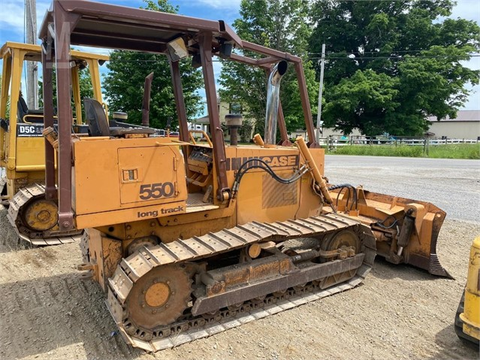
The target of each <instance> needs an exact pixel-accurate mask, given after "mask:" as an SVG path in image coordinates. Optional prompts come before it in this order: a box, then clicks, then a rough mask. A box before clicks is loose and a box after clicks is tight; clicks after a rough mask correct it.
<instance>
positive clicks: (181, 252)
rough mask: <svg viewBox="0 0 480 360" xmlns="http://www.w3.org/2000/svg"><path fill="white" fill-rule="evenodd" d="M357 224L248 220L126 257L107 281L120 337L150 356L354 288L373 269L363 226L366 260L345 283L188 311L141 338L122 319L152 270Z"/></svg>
mask: <svg viewBox="0 0 480 360" xmlns="http://www.w3.org/2000/svg"><path fill="white" fill-rule="evenodd" d="M360 226H361V225H360V224H359V223H358V222H357V221H355V220H353V219H351V218H348V217H344V216H340V215H336V214H328V215H322V216H316V217H311V218H308V219H302V220H289V221H285V222H277V223H273V224H262V223H257V222H252V223H248V224H245V225H242V226H237V227H234V228H232V229H228V230H222V231H219V232H217V233H209V234H207V235H204V236H201V237H194V238H191V239H187V240H178V241H175V242H172V243H168V244H160V245H159V246H155V247H150V248H143V249H141V250H139V251H138V252H137V253H135V254H133V255H132V256H130V257H128V259H123V260H122V262H121V264H120V265H119V266H118V267H117V270H116V272H115V274H114V276H113V277H112V278H110V279H109V289H108V298H107V300H106V303H107V306H108V309H109V311H110V313H111V315H112V317H113V318H114V320H115V322H116V323H117V325H118V327H119V332H120V334H122V336H123V337H124V338H125V340H126V342H127V343H128V344H130V345H132V346H134V347H139V348H142V349H144V350H147V351H152V352H153V351H158V350H163V349H167V348H171V347H174V346H178V345H180V344H183V343H187V342H190V341H193V340H196V339H199V338H202V337H206V336H210V335H213V334H216V333H219V332H222V331H225V330H227V329H230V328H233V327H236V326H239V325H241V324H244V323H247V322H250V321H253V320H256V319H260V318H263V317H265V316H267V315H271V314H275V313H278V312H280V311H283V310H287V309H290V308H292V307H295V306H299V305H302V304H305V303H307V302H310V301H314V300H318V299H320V298H323V297H326V296H329V295H332V294H335V293H338V292H341V291H344V290H348V289H351V288H353V287H355V286H357V285H358V284H360V283H361V282H362V281H363V279H364V278H365V276H366V275H367V273H368V272H369V271H370V269H371V267H372V266H373V261H374V259H375V255H376V252H375V239H374V237H373V235H371V233H369V231H367V230H368V228H367V229H365V227H362V228H361V229H363V231H360V233H359V235H360V239H361V240H362V245H363V246H362V251H363V254H364V255H365V256H364V258H363V263H362V264H361V266H360V267H359V268H358V269H357V271H356V274H355V275H353V277H352V278H351V279H350V280H348V281H346V282H343V283H341V284H337V285H335V286H332V287H330V288H328V289H320V283H319V282H318V281H311V282H308V283H306V284H303V286H295V287H291V288H288V289H285V292H284V293H282V294H278V293H272V294H268V295H266V296H265V297H264V298H262V299H261V300H259V299H252V300H247V301H245V302H243V303H242V304H241V305H237V306H235V308H231V307H230V308H227V307H225V308H222V309H219V311H217V312H216V313H214V314H213V315H197V316H194V315H192V313H191V308H190V311H189V312H188V313H187V314H185V315H184V316H183V317H182V318H180V319H178V320H177V321H176V322H175V323H173V324H170V325H168V326H165V327H164V328H162V329H156V330H155V332H153V333H152V334H149V336H147V337H145V336H144V335H145V333H144V331H143V330H142V329H140V328H138V329H133V331H132V328H128V330H127V328H126V324H125V320H126V317H128V316H127V315H126V314H127V313H128V312H127V309H126V303H125V300H126V299H127V297H128V294H129V292H130V290H131V289H132V287H133V285H134V283H135V282H136V281H138V279H140V277H142V276H143V275H145V274H146V273H148V272H149V271H150V270H151V269H152V268H154V267H158V266H166V265H171V264H180V263H183V262H186V261H196V260H200V259H205V258H207V257H210V256H213V255H217V254H219V253H225V252H228V251H231V250H234V249H238V248H242V247H245V246H247V245H249V244H252V243H255V242H259V241H265V240H268V239H273V238H274V239H275V240H276V241H277V242H278V241H279V240H280V241H285V240H289V239H293V238H303V237H316V236H322V235H325V234H328V233H331V232H335V231H338V230H342V229H347V228H352V227H360ZM129 325H130V326H131V324H129ZM130 334H133V335H130Z"/></svg>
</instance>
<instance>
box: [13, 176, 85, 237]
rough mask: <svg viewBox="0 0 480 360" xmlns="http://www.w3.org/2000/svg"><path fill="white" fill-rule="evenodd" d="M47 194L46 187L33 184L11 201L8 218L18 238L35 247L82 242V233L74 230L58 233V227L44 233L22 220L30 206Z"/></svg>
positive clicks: (21, 190)
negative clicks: (24, 212) (32, 202)
mask: <svg viewBox="0 0 480 360" xmlns="http://www.w3.org/2000/svg"><path fill="white" fill-rule="evenodd" d="M44 194H45V186H44V185H41V184H33V185H30V186H27V187H25V188H21V189H20V190H19V191H18V193H16V194H15V195H14V197H13V198H12V199H11V200H10V202H9V204H10V206H9V208H8V213H7V218H8V221H9V222H10V224H11V225H12V226H13V227H14V228H15V231H16V233H17V235H18V237H19V238H20V239H22V240H24V241H27V242H29V243H31V244H32V245H35V246H49V245H61V244H68V243H71V242H76V241H80V240H81V238H82V234H83V232H82V231H78V230H74V231H68V232H61V231H58V228H57V227H54V228H53V229H51V230H47V231H44V232H41V231H32V230H31V229H29V228H28V227H27V226H26V225H25V224H24V222H23V220H22V212H23V210H24V209H25V207H26V206H28V204H29V203H30V202H31V201H33V200H35V198H42V197H43V196H44Z"/></svg>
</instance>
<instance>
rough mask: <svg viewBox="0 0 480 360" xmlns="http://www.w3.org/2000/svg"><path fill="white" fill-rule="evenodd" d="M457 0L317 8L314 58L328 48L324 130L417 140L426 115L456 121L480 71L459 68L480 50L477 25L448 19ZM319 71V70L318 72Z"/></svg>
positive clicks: (345, 3) (336, 4) (338, 4)
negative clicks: (380, 134)
mask: <svg viewBox="0 0 480 360" xmlns="http://www.w3.org/2000/svg"><path fill="white" fill-rule="evenodd" d="M453 5H454V2H453V1H451V0H429V1H415V0H405V1H337V0H332V1H323V0H317V1H316V3H315V5H314V6H313V10H314V16H313V17H314V20H315V23H316V25H315V29H314V31H313V33H312V36H311V38H310V46H311V52H312V53H314V54H318V53H320V52H321V50H320V49H321V45H322V43H325V44H326V46H327V59H328V63H327V64H326V66H325V92H324V94H325V100H326V105H325V108H324V112H323V114H322V117H323V119H324V121H325V126H327V127H335V128H337V129H340V130H343V131H344V132H345V133H346V134H349V133H350V132H351V131H352V129H353V128H355V127H357V128H359V129H360V131H361V132H362V133H363V134H365V135H377V134H379V133H384V132H388V133H395V134H398V135H417V134H421V133H422V132H424V131H425V130H426V129H427V128H428V124H427V122H426V117H427V116H430V115H434V116H437V117H438V118H440V119H441V118H445V117H446V116H447V115H448V116H450V117H451V118H454V117H455V116H456V112H457V110H458V109H459V108H460V107H461V106H462V105H463V104H464V103H465V101H466V99H467V96H468V91H467V90H466V89H465V85H467V84H469V83H470V84H472V85H475V84H478V83H479V75H480V71H478V70H470V69H468V68H466V67H465V66H464V65H462V63H461V62H463V61H466V60H469V59H470V57H471V53H472V52H478V51H479V49H480V27H479V26H478V25H477V24H476V23H475V22H473V21H467V20H463V19H455V20H454V19H443V20H442V18H441V17H445V16H448V15H450V14H451V9H452V7H453ZM317 71H318V69H317Z"/></svg>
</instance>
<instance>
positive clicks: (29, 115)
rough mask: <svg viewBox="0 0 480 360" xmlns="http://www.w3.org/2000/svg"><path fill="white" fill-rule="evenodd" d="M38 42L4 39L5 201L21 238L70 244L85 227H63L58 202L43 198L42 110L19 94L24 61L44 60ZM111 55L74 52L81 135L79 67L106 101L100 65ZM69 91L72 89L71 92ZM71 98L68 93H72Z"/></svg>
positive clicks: (0, 108)
mask: <svg viewBox="0 0 480 360" xmlns="http://www.w3.org/2000/svg"><path fill="white" fill-rule="evenodd" d="M41 54H42V52H41V48H40V46H39V45H33V44H22V43H16V42H6V43H5V44H4V45H3V46H2V47H1V49H0V55H1V58H2V60H3V69H2V87H1V89H2V93H1V101H0V122H1V128H0V167H1V168H3V169H4V170H3V171H2V176H1V178H0V194H1V199H2V203H3V204H4V205H6V206H9V214H8V218H9V220H10V222H11V223H12V225H13V226H14V227H15V229H16V230H17V233H18V235H19V236H20V238H22V239H24V240H26V241H28V242H30V243H32V244H34V245H52V244H60V243H68V242H72V241H75V240H76V239H78V240H79V239H80V237H81V232H79V231H67V232H61V231H59V229H58V226H57V222H56V221H55V220H54V218H55V214H56V209H55V207H56V204H55V203H54V202H51V201H50V200H47V199H45V197H44V193H45V192H44V186H43V184H44V182H45V140H44V138H43V135H42V132H43V130H44V127H43V110H42V109H28V107H27V104H26V102H25V100H24V98H23V96H22V94H21V86H20V83H21V79H22V70H23V67H24V65H25V63H26V62H34V63H36V64H39V63H40V62H41ZM108 59H109V57H108V56H105V55H100V54H93V53H87V52H80V51H75V50H72V51H71V57H70V65H71V66H70V76H71V79H72V81H71V93H72V101H73V103H74V109H75V118H74V121H73V124H72V129H73V131H74V133H76V134H77V135H78V136H82V133H85V131H86V130H87V129H86V125H84V124H83V117H82V115H83V114H82V102H81V97H80V79H79V71H80V69H83V68H85V67H86V68H88V69H89V75H90V81H91V83H92V90H93V97H94V99H96V100H97V101H98V102H100V103H102V93H101V88H100V72H99V66H100V65H101V64H103V63H104V62H105V61H107V60H108ZM68 93H69V94H70V90H69V91H68ZM67 101H69V103H70V97H69V98H68V100H67ZM39 204H44V205H45V204H47V206H48V207H50V208H52V211H50V212H48V213H47V212H43V213H42V212H39V211H37V210H36V209H37V208H38V206H39Z"/></svg>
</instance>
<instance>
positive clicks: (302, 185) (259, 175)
mask: <svg viewBox="0 0 480 360" xmlns="http://www.w3.org/2000/svg"><path fill="white" fill-rule="evenodd" d="M313 152H314V157H315V160H316V161H317V164H318V165H319V168H320V169H321V172H322V173H323V156H324V153H323V150H322V149H316V150H315V151H313ZM227 154H229V152H227ZM250 158H260V159H262V160H264V161H265V162H266V163H268V164H269V165H270V166H271V168H272V170H273V171H274V172H275V173H276V174H277V175H278V176H280V177H282V178H290V177H291V176H292V175H293V174H294V172H295V171H296V170H297V169H298V168H299V167H300V166H301V165H302V163H303V159H302V158H301V156H300V154H299V151H298V150H297V149H296V148H293V147H292V148H288V147H278V148H261V147H245V148H243V147H238V148H237V151H236V154H235V156H234V157H229V158H228V159H227V169H228V170H229V172H232V173H233V174H236V171H237V170H238V169H239V167H240V166H241V165H242V164H243V163H244V162H245V161H247V160H248V159H250ZM254 164H255V163H254ZM311 185H312V178H311V175H310V174H309V173H307V174H305V175H304V176H303V177H302V178H301V179H300V180H298V181H296V182H294V183H292V184H282V183H280V182H277V181H276V180H275V179H274V178H273V177H272V176H271V175H269V174H268V173H266V172H265V171H263V170H260V169H252V170H250V171H248V172H247V173H246V174H245V175H244V176H243V178H242V180H241V183H240V187H239V191H238V200H237V223H238V224H244V223H247V222H249V221H260V222H274V221H284V220H287V219H297V218H300V217H308V216H313V215H318V214H319V213H320V211H321V209H322V204H321V201H320V198H319V197H318V196H317V195H315V194H314V193H313V191H312V189H311Z"/></svg>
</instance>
